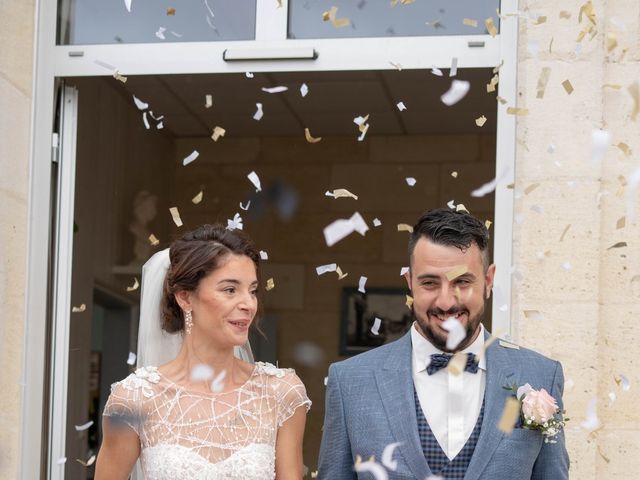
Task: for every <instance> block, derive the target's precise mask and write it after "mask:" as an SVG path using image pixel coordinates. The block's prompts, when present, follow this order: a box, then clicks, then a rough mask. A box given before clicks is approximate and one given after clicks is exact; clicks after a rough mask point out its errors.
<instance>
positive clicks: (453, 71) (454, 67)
mask: <svg viewBox="0 0 640 480" xmlns="http://www.w3.org/2000/svg"><path fill="white" fill-rule="evenodd" d="M457 74H458V57H452V58H451V67H449V77H455V76H456V75H457Z"/></svg>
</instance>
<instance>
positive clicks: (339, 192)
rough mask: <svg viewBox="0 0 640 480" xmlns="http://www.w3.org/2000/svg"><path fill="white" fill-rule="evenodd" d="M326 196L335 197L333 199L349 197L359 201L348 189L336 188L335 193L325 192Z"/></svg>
mask: <svg viewBox="0 0 640 480" xmlns="http://www.w3.org/2000/svg"><path fill="white" fill-rule="evenodd" d="M325 195H326V196H327V197H333V198H345V197H349V198H353V199H354V200H357V199H358V196H357V195H354V194H353V193H351V192H350V191H349V190H347V189H346V188H336V189H335V190H334V191H333V192H325Z"/></svg>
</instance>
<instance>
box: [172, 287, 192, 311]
mask: <svg viewBox="0 0 640 480" xmlns="http://www.w3.org/2000/svg"><path fill="white" fill-rule="evenodd" d="M189 293H190V292H187V291H186V290H180V291H179V292H176V293H175V294H174V296H175V299H176V302H178V305H179V306H180V308H181V309H182V310H191V295H190V294H189Z"/></svg>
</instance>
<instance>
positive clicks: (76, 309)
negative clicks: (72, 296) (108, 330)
mask: <svg viewBox="0 0 640 480" xmlns="http://www.w3.org/2000/svg"><path fill="white" fill-rule="evenodd" d="M86 309H87V306H86V305H85V304H84V303H83V304H81V305H80V306H79V307H72V308H71V313H82V312H84V311H85V310H86Z"/></svg>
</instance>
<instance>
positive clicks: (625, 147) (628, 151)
mask: <svg viewBox="0 0 640 480" xmlns="http://www.w3.org/2000/svg"><path fill="white" fill-rule="evenodd" d="M616 147H618V149H620V151H621V152H622V153H624V154H625V156H627V157H630V156H631V153H632V152H631V148H630V147H629V145H627V144H626V143H624V142H619V143H618V144H617V145H616Z"/></svg>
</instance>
